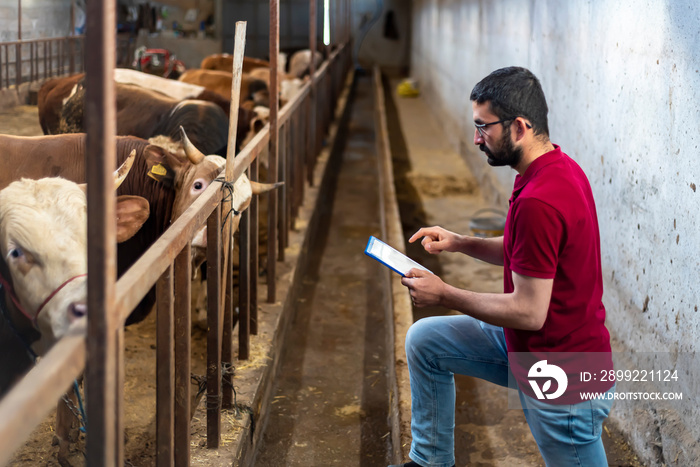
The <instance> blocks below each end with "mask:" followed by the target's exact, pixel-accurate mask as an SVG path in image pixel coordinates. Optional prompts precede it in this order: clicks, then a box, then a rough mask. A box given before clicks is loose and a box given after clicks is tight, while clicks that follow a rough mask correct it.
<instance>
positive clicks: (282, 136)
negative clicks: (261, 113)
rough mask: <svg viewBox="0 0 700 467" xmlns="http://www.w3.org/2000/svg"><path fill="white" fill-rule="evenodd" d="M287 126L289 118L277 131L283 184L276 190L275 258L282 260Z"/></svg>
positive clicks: (278, 171)
mask: <svg viewBox="0 0 700 467" xmlns="http://www.w3.org/2000/svg"><path fill="white" fill-rule="evenodd" d="M288 126H289V120H287V122H286V123H284V124H283V125H280V128H279V133H278V135H277V136H278V144H279V149H278V160H277V163H278V166H277V174H278V177H279V178H280V179H281V180H285V184H284V185H282V186H281V187H279V188H278V189H277V190H275V191H277V203H278V204H277V206H278V207H279V209H278V222H277V248H278V252H279V254H278V255H277V259H278V260H279V261H284V249H285V248H286V247H287V238H288V237H287V234H288V232H287V197H286V193H287V188H286V187H287V186H288V185H287V183H289V178H288V177H287V169H286V166H287V163H286V162H287V158H288V157H289V148H288V147H287V144H288V141H287V128H288Z"/></svg>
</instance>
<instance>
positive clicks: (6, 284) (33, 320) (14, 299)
mask: <svg viewBox="0 0 700 467" xmlns="http://www.w3.org/2000/svg"><path fill="white" fill-rule="evenodd" d="M84 276H87V274H78V275H77V276H73V277H71V278H70V279H68V280H67V281H65V282H64V283H63V284H61V285H59V286H58V287H57V288H56V289H55V290H54V291H53V292H51V293H50V294H49V296H48V297H46V300H44V301H43V303H42V304H41V305H39V308H38V309H37V310H36V315H34V318H32V317H31V316H29V313H27V312H26V311H25V310H24V308H23V307H22V305H21V304H20V303H19V300H18V299H17V295H15V291H14V289H13V288H12V285H11V284H10V283H9V282H7V280H5V278H4V277H2V274H0V284H2V286H3V287H5V289H7V291H8V292H9V293H10V298H11V299H12V302H13V303H14V304H15V306H16V307H17V309H18V310H19V311H20V313H22V314H23V315H24V316H25V317H26V318H27V319H28V320H29V321H31V323H32V324H33V325H34V327H35V328H36V327H38V326H37V323H38V320H39V313H41V310H43V309H44V306H46V304H47V303H49V301H50V300H51V299H52V298H53V297H54V296H55V295H56V294H57V293H58V292H59V291H60V290H61V289H62V288H63V287H65V286H66V285H68V283H69V282H71V281H73V280H74V279H77V278H79V277H84Z"/></svg>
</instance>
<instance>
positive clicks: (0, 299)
mask: <svg viewBox="0 0 700 467" xmlns="http://www.w3.org/2000/svg"><path fill="white" fill-rule="evenodd" d="M6 289H7V287H3V286H2V284H0V292H1V293H0V312H2V316H3V317H4V318H5V321H6V322H7V325H8V326H9V328H10V330H11V331H12V333H13V334H14V335H15V337H16V338H17V339H19V341H20V342H21V343H22V345H23V346H24V350H26V351H27V354H28V355H29V358H30V359H31V361H32V363H34V364H36V360H37V358H39V357H38V356H37V354H36V353H35V352H34V350H32V347H31V346H30V345H29V342H27V340H26V339H25V338H24V337H23V336H22V334H20V332H19V331H18V330H17V328H16V327H15V325H14V323H13V322H12V320H11V319H10V315H9V313H8V312H7V309H6V308H5V296H4V295H5V290H6ZM7 293H10V291H9V290H8V291H7Z"/></svg>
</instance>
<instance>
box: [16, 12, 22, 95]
mask: <svg viewBox="0 0 700 467" xmlns="http://www.w3.org/2000/svg"><path fill="white" fill-rule="evenodd" d="M15 62H16V65H15V67H16V69H15V86H16V87H17V89H19V85H20V84H22V0H17V49H16V51H15Z"/></svg>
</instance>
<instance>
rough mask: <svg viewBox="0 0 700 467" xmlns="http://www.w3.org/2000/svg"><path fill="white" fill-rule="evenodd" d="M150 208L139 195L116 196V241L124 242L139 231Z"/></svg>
mask: <svg viewBox="0 0 700 467" xmlns="http://www.w3.org/2000/svg"><path fill="white" fill-rule="evenodd" d="M150 213H151V210H150V207H149V205H148V201H147V200H146V199H145V198H142V197H140V196H130V195H122V196H117V243H121V242H125V241H127V240H129V239H130V238H131V237H133V236H134V235H135V234H136V232H138V231H139V229H140V228H141V226H142V225H143V223H144V222H146V220H147V219H148V216H149V215H150Z"/></svg>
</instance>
